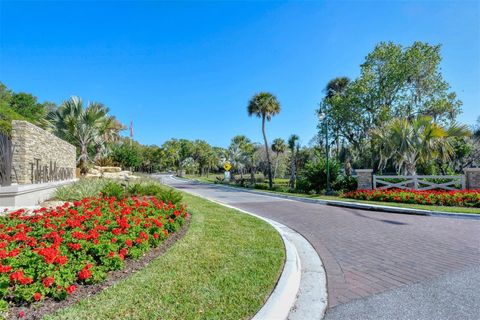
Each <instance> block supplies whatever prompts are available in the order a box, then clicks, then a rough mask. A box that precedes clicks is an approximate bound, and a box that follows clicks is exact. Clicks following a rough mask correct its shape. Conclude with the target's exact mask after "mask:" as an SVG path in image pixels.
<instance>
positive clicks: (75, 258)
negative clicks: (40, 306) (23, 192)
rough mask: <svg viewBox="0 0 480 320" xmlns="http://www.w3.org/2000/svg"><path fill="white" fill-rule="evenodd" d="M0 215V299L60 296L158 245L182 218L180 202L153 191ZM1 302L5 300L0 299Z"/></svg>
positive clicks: (22, 301)
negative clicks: (154, 194) (169, 201)
mask: <svg viewBox="0 0 480 320" xmlns="http://www.w3.org/2000/svg"><path fill="white" fill-rule="evenodd" d="M24 213H25V211H24V210H23V209H21V210H18V211H16V212H13V213H11V214H9V215H8V216H6V217H1V218H0V284H1V286H0V301H2V300H3V301H11V302H16V303H17V304H21V303H24V302H33V301H36V300H41V299H43V298H44V297H52V298H54V299H65V298H66V297H67V296H68V295H69V294H73V292H74V291H75V288H76V286H77V285H78V284H92V283H97V282H100V281H102V280H103V279H104V278H105V277H106V274H107V272H108V271H111V270H118V269H122V268H123V266H124V261H123V260H124V259H125V258H129V257H130V258H134V259H136V258H138V257H140V256H141V255H142V254H143V253H145V252H146V251H148V250H149V248H151V247H156V246H158V245H159V244H160V243H161V242H162V241H163V240H164V239H165V238H166V237H168V236H169V234H170V233H172V232H175V231H176V230H177V229H178V228H179V227H180V226H181V225H182V224H183V222H184V219H185V218H186V217H187V216H188V213H187V212H186V211H185V209H184V208H183V207H182V206H175V205H173V204H166V203H165V202H162V201H160V200H158V199H156V198H154V197H149V198H144V199H139V198H135V197H132V198H128V199H122V200H120V201H119V200H116V199H115V198H114V197H111V198H86V199H83V200H81V201H76V202H74V204H73V205H69V204H68V203H65V204H64V205H63V206H61V207H57V208H55V209H46V208H41V209H39V210H36V211H34V212H33V215H32V214H28V215H25V214H24ZM2 304H5V303H4V302H2Z"/></svg>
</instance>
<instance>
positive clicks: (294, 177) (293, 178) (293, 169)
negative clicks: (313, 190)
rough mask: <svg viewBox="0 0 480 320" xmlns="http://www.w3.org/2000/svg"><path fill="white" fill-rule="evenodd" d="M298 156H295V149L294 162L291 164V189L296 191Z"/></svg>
mask: <svg viewBox="0 0 480 320" xmlns="http://www.w3.org/2000/svg"><path fill="white" fill-rule="evenodd" d="M295 164H296V155H295V149H293V150H292V161H291V163H290V183H289V184H290V188H291V189H295V180H297V178H296V171H297V168H296V165H295Z"/></svg>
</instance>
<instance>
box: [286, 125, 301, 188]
mask: <svg viewBox="0 0 480 320" xmlns="http://www.w3.org/2000/svg"><path fill="white" fill-rule="evenodd" d="M299 139H300V137H299V136H297V135H296V134H292V135H291V136H290V138H288V149H290V154H291V157H292V158H291V160H290V161H291V163H290V182H289V184H290V188H291V189H295V183H296V181H297V173H296V172H297V156H296V153H295V147H296V145H297V141H298V140H299ZM297 149H298V148H297Z"/></svg>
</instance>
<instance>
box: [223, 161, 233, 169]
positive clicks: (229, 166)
mask: <svg viewBox="0 0 480 320" xmlns="http://www.w3.org/2000/svg"><path fill="white" fill-rule="evenodd" d="M223 169H225V170H226V171H230V169H232V165H231V164H230V162H225V164H224V165H223Z"/></svg>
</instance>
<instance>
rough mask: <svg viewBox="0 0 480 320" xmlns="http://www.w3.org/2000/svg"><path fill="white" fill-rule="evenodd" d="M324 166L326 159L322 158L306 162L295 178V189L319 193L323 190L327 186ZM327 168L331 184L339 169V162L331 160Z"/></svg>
mask: <svg viewBox="0 0 480 320" xmlns="http://www.w3.org/2000/svg"><path fill="white" fill-rule="evenodd" d="M326 168H327V166H326V160H325V159H323V158H321V159H319V160H317V161H309V162H307V164H306V165H305V168H304V169H303V170H302V171H301V172H300V174H299V176H298V178H297V189H298V190H299V191H300V192H304V193H311V192H312V191H314V192H317V193H319V192H320V191H321V190H325V189H326V187H327V170H326ZM329 169H330V183H331V184H332V185H333V184H334V183H335V181H336V179H337V176H338V173H339V171H340V164H339V163H338V161H335V160H331V161H330V162H329Z"/></svg>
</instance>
